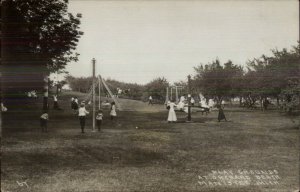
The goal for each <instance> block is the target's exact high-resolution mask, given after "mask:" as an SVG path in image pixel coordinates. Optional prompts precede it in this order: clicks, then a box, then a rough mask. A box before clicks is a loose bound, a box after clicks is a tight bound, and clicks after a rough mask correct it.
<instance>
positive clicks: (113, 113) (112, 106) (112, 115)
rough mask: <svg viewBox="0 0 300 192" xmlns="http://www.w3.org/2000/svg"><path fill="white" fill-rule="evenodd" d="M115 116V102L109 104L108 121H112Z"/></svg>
mask: <svg viewBox="0 0 300 192" xmlns="http://www.w3.org/2000/svg"><path fill="white" fill-rule="evenodd" d="M116 116H117V112H116V104H115V102H112V103H111V108H110V119H111V120H113V119H114V117H116Z"/></svg>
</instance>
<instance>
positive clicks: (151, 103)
mask: <svg viewBox="0 0 300 192" xmlns="http://www.w3.org/2000/svg"><path fill="white" fill-rule="evenodd" d="M148 105H153V99H152V96H151V95H150V97H149V103H148Z"/></svg>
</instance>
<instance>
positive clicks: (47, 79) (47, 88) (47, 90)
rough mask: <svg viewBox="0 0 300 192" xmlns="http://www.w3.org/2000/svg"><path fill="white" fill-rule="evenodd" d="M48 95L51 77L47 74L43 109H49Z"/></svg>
mask: <svg viewBox="0 0 300 192" xmlns="http://www.w3.org/2000/svg"><path fill="white" fill-rule="evenodd" d="M48 95H49V77H48V75H46V76H45V77H44V98H43V110H44V111H48V109H49V105H48Z"/></svg>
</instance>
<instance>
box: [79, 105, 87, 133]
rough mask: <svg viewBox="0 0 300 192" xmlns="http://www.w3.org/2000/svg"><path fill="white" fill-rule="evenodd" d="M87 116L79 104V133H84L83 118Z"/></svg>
mask: <svg viewBox="0 0 300 192" xmlns="http://www.w3.org/2000/svg"><path fill="white" fill-rule="evenodd" d="M87 114H89V112H88V111H87V110H86V109H85V105H84V104H81V105H80V108H79V110H78V116H79V122H80V127H81V133H84V127H85V116H86V115H87Z"/></svg>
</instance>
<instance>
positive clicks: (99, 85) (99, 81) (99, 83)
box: [98, 76, 101, 110]
mask: <svg viewBox="0 0 300 192" xmlns="http://www.w3.org/2000/svg"><path fill="white" fill-rule="evenodd" d="M98 87H99V110H100V109H101V77H100V76H99V77H98Z"/></svg>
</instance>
